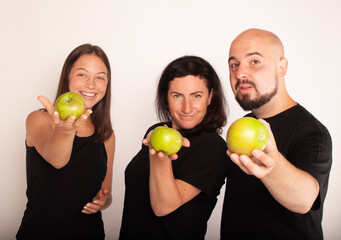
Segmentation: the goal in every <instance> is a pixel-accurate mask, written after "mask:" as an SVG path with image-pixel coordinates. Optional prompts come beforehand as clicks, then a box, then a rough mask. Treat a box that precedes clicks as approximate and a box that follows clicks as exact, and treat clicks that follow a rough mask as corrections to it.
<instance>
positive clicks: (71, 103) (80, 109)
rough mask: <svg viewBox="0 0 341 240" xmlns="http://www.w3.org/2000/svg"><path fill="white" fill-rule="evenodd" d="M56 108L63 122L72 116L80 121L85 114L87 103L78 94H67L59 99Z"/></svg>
mask: <svg viewBox="0 0 341 240" xmlns="http://www.w3.org/2000/svg"><path fill="white" fill-rule="evenodd" d="M55 108H56V111H57V112H59V118H60V119H62V120H65V119H68V118H69V117H70V116H71V115H74V116H75V117H76V119H78V118H79V117H80V116H81V115H82V114H83V113H84V112H85V101H84V99H83V97H82V96H81V95H79V94H78V93H75V92H66V93H64V94H62V95H60V96H59V97H58V99H57V101H56V103H55Z"/></svg>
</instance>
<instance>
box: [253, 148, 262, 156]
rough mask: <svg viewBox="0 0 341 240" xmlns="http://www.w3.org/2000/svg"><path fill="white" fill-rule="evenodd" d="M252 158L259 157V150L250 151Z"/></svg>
mask: <svg viewBox="0 0 341 240" xmlns="http://www.w3.org/2000/svg"><path fill="white" fill-rule="evenodd" d="M252 156H254V157H256V158H257V157H259V156H260V150H258V149H254V150H252Z"/></svg>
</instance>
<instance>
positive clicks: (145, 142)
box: [142, 138, 150, 146]
mask: <svg viewBox="0 0 341 240" xmlns="http://www.w3.org/2000/svg"><path fill="white" fill-rule="evenodd" d="M142 143H143V144H144V145H145V146H149V144H150V142H149V141H148V140H147V139H146V138H145V139H143V140H142Z"/></svg>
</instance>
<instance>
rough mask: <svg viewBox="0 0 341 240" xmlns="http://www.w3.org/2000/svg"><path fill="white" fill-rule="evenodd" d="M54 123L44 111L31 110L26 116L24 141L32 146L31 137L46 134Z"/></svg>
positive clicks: (34, 137)
mask: <svg viewBox="0 0 341 240" xmlns="http://www.w3.org/2000/svg"><path fill="white" fill-rule="evenodd" d="M53 128H54V125H53V123H52V120H51V117H50V116H49V114H48V113H47V112H46V111H40V110H37V111H33V112H31V113H30V114H29V115H28V116H27V118H26V143H27V145H28V146H33V145H34V144H33V139H36V138H40V137H41V136H43V135H48V134H50V133H51V132H52V131H53Z"/></svg>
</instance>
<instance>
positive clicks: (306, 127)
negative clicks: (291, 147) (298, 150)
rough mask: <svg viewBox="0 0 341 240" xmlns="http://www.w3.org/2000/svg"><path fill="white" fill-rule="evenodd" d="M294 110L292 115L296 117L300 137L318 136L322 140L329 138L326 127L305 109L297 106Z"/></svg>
mask: <svg viewBox="0 0 341 240" xmlns="http://www.w3.org/2000/svg"><path fill="white" fill-rule="evenodd" d="M294 110H295V111H294V113H293V114H295V115H296V124H297V128H299V132H300V134H301V135H310V134H318V135H319V136H321V137H323V138H330V134H329V131H328V129H327V128H326V126H325V125H324V124H323V123H321V122H320V121H319V120H318V119H317V118H316V117H315V116H314V115H313V114H312V113H310V112H309V111H308V110H307V109H305V108H304V107H303V106H301V105H299V104H298V105H297V107H296V108H295V109H294Z"/></svg>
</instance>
